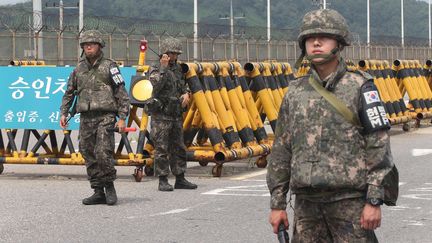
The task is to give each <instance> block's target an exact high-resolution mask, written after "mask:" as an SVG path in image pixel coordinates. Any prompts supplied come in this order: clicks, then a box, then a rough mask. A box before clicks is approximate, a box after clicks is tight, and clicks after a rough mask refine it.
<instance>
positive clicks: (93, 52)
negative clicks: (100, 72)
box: [83, 42, 100, 58]
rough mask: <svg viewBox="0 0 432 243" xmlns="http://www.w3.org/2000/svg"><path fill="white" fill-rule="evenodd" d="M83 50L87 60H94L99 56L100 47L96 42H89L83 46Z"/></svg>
mask: <svg viewBox="0 0 432 243" xmlns="http://www.w3.org/2000/svg"><path fill="white" fill-rule="evenodd" d="M83 50H84V54H85V55H86V57H87V58H94V57H96V56H97V55H98V54H99V50H100V45H99V44H98V43H95V42H87V43H84V44H83Z"/></svg>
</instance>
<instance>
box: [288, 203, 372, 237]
mask: <svg viewBox="0 0 432 243" xmlns="http://www.w3.org/2000/svg"><path fill="white" fill-rule="evenodd" d="M364 205H365V200H364V199H363V198H350V199H343V200H340V201H336V202H328V203H322V202H311V201H308V200H305V199H300V198H296V200H295V206H294V229H293V239H292V242H302V243H306V242H311V243H312V242H313V243H317V242H323V243H324V242H326V243H327V242H329V243H330V242H350V243H351V242H362V243H363V242H364V243H370V242H378V240H377V238H376V236H375V233H374V231H373V230H365V229H363V228H361V226H360V216H361V213H362V211H363V207H364Z"/></svg>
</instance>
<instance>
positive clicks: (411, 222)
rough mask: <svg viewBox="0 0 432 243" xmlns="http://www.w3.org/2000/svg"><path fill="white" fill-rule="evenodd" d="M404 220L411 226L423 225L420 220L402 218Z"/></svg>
mask: <svg viewBox="0 0 432 243" xmlns="http://www.w3.org/2000/svg"><path fill="white" fill-rule="evenodd" d="M402 221H404V222H407V225H413V226H423V225H424V224H423V223H422V222H420V221H416V220H402Z"/></svg>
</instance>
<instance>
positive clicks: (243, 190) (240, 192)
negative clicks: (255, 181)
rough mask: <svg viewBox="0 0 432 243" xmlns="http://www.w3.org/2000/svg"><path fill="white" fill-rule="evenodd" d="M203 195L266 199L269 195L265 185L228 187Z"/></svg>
mask: <svg viewBox="0 0 432 243" xmlns="http://www.w3.org/2000/svg"><path fill="white" fill-rule="evenodd" d="M201 194H203V195H218V196H220V195H222V196H243V197H245V196H246V197H268V196H270V193H269V192H268V190H267V185H265V184H264V185H250V186H230V187H225V188H218V189H214V190H211V191H208V192H204V193H201Z"/></svg>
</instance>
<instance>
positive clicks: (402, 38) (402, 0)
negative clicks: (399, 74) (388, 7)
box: [401, 0, 405, 58]
mask: <svg viewBox="0 0 432 243" xmlns="http://www.w3.org/2000/svg"><path fill="white" fill-rule="evenodd" d="M401 44H402V48H404V46H405V40H404V0H401ZM404 58H405V55H404Z"/></svg>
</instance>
